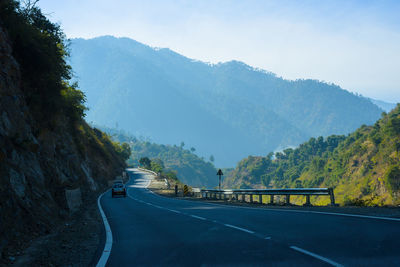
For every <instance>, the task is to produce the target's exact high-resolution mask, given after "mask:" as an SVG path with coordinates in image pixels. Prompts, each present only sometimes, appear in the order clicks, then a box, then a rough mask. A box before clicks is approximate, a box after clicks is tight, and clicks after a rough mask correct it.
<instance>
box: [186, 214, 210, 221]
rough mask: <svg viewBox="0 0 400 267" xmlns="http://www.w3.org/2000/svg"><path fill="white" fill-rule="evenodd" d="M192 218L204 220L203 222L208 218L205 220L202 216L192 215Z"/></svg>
mask: <svg viewBox="0 0 400 267" xmlns="http://www.w3.org/2000/svg"><path fill="white" fill-rule="evenodd" d="M190 217H193V218H196V219H199V220H203V221H206V220H207V219H206V218H203V217H200V216H196V215H190Z"/></svg>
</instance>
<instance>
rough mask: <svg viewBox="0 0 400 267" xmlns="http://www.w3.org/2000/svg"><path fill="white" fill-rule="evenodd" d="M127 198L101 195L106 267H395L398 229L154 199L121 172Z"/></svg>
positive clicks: (374, 222) (395, 224) (399, 225)
mask: <svg viewBox="0 0 400 267" xmlns="http://www.w3.org/2000/svg"><path fill="white" fill-rule="evenodd" d="M129 176H130V180H129V182H128V183H127V188H128V197H127V198H111V192H107V193H106V194H104V195H103V196H102V197H101V199H100V203H101V206H102V208H103V210H104V213H105V215H106V217H107V220H108V223H109V224H110V227H111V231H112V239H113V243H112V249H111V253H110V256H109V258H108V261H107V266H119V267H121V266H132V265H146V266H148V265H173V266H180V265H190V266H200V265H204V266H207V265H208V266H215V265H217V266H220V265H225V266H243V265H252V266H254V265H264V266H265V265H269V266H270V265H272V266H274V265H278V266H288V265H292V266H293V265H296V266H302V265H304V266H310V265H313V266H330V265H331V266H332V265H333V266H342V265H343V266H400V221H390V220H381V219H371V218H360V217H348V216H340V215H329V214H314V213H304V212H296V211H287V210H267V209H260V208H245V207H235V206H226V205H216V204H210V203H205V202H200V201H186V200H179V199H173V198H166V197H162V196H159V195H156V194H154V193H152V192H151V191H149V190H148V189H146V187H147V185H148V184H149V182H150V179H151V178H152V176H151V175H150V174H147V173H145V172H142V171H139V170H137V169H131V170H130V171H129Z"/></svg>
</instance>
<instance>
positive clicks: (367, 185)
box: [224, 104, 400, 205]
mask: <svg viewBox="0 0 400 267" xmlns="http://www.w3.org/2000/svg"><path fill="white" fill-rule="evenodd" d="M399 151H400V104H399V105H397V107H396V108H395V109H394V110H393V111H392V112H390V113H389V114H386V113H383V115H382V118H381V119H380V120H378V121H377V122H376V123H375V124H374V125H373V126H366V125H363V126H361V128H359V129H358V130H356V131H355V132H353V133H351V134H349V135H348V136H329V137H328V138H325V139H324V138H323V137H319V138H317V139H315V138H311V139H310V141H308V142H306V143H303V144H301V145H300V146H299V147H298V148H296V149H286V150H284V151H283V152H278V153H270V154H269V155H268V156H267V157H248V158H247V159H244V160H242V161H240V162H239V163H238V165H237V167H236V169H235V170H234V171H233V172H232V173H231V175H230V177H228V178H227V179H226V180H225V181H224V186H225V187H264V188H265V187H272V188H281V187H291V188H293V187H333V188H334V189H335V197H336V198H337V200H338V202H339V203H341V204H356V205H398V204H400V153H399ZM323 201H324V200H322V199H321V202H320V203H324V202H323Z"/></svg>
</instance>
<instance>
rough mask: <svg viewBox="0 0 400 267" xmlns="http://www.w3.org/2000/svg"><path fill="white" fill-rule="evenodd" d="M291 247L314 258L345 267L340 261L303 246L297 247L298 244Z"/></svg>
mask: <svg viewBox="0 0 400 267" xmlns="http://www.w3.org/2000/svg"><path fill="white" fill-rule="evenodd" d="M290 248H291V249H294V250H296V251H298V252H301V253H303V254H306V255H308V256H311V257H314V258H316V259H319V260H321V261H324V262H326V263H329V264H330V265H332V266H336V267H343V265H342V264H340V263H337V262H334V261H333V260H330V259H328V258H325V257H322V256H320V255H318V254H315V253H312V252H310V251H307V250H305V249H302V248H299V247H296V246H291V247H290Z"/></svg>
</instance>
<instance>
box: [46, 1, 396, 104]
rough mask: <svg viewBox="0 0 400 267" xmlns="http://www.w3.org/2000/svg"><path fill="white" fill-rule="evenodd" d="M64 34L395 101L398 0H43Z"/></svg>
mask: <svg viewBox="0 0 400 267" xmlns="http://www.w3.org/2000/svg"><path fill="white" fill-rule="evenodd" d="M38 6H39V7H41V9H42V11H43V12H44V13H45V14H47V15H49V18H50V19H51V20H52V21H53V22H57V23H60V24H61V26H62V28H63V29H64V32H65V33H66V35H67V37H68V38H77V37H82V38H93V37H97V36H102V35H113V36H117V37H129V38H132V39H134V40H136V41H139V42H141V43H144V44H147V45H150V46H154V47H167V48H170V49H171V50H174V51H176V52H178V53H180V54H182V55H184V56H187V57H189V58H193V59H197V60H202V61H206V62H210V63H218V62H225V61H230V60H239V61H243V62H245V63H246V64H248V65H251V66H253V67H257V68H261V69H264V70H267V71H271V72H273V73H275V74H277V75H278V76H281V77H283V78H285V79H317V80H321V81H326V82H329V83H335V84H337V85H339V86H341V87H342V88H344V89H346V90H348V91H351V92H355V93H358V94H361V95H363V96H367V97H371V98H375V99H380V100H385V101H388V102H400V16H399V15H398V14H400V1H396V0H392V1H384V0H381V1H377V0H376V1H371V0H359V1H352V0H335V1H333V0H323V1H321V0H303V1H300V0H296V1H295V0H229V1H228V0H218V1H216V0H197V1H196V0H146V1H142V0H112V1H110V0H56V1H54V0H40V1H39V2H38Z"/></svg>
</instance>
